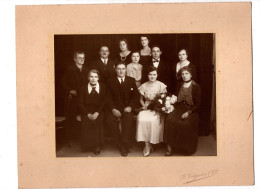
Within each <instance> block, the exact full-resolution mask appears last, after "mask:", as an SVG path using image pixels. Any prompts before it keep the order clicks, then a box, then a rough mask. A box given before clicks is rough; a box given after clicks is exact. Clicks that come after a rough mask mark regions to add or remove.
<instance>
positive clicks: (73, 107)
mask: <svg viewBox="0 0 260 189" xmlns="http://www.w3.org/2000/svg"><path fill="white" fill-rule="evenodd" d="M87 74H88V70H87V69H86V68H85V67H84V66H83V68H82V70H81V71H80V69H79V68H78V67H77V66H76V64H73V65H71V66H69V67H68V68H67V69H66V71H65V72H64V74H63V76H62V79H61V84H62V87H63V89H64V90H65V92H66V104H65V106H66V110H65V116H66V118H67V124H66V129H65V130H66V137H67V139H68V140H71V138H72V134H71V133H72V131H73V126H75V124H77V122H76V116H77V115H79V114H80V111H79V108H78V103H77V102H78V96H79V94H80V91H81V88H82V86H84V85H86V84H87V83H88V78H87ZM71 90H75V91H76V92H77V95H76V96H74V95H72V94H70V91H71Z"/></svg>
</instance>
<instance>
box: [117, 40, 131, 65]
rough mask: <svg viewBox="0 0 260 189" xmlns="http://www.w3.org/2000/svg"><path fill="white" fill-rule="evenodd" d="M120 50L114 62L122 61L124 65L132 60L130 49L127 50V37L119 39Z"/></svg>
mask: <svg viewBox="0 0 260 189" xmlns="http://www.w3.org/2000/svg"><path fill="white" fill-rule="evenodd" d="M119 48H120V52H119V54H118V56H117V57H116V62H124V63H125V64H126V65H127V64H129V63H131V62H132V59H131V51H130V50H129V46H128V41H127V39H121V40H120V41H119Z"/></svg>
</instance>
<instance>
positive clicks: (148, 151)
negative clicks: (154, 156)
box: [143, 145, 153, 157]
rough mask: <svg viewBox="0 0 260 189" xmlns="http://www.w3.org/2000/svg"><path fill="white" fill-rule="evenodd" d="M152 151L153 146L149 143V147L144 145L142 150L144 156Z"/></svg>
mask: <svg viewBox="0 0 260 189" xmlns="http://www.w3.org/2000/svg"><path fill="white" fill-rule="evenodd" d="M152 152H153V148H152V146H151V145H149V148H147V147H145V148H144V151H143V154H144V157H147V156H149V155H150V154H151V153H152Z"/></svg>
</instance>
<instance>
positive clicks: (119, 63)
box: [115, 61, 126, 68]
mask: <svg viewBox="0 0 260 189" xmlns="http://www.w3.org/2000/svg"><path fill="white" fill-rule="evenodd" d="M121 64H122V65H124V66H125V67H126V64H125V63H124V62H121V61H120V62H117V63H116V65H115V67H116V68H117V66H118V65H121Z"/></svg>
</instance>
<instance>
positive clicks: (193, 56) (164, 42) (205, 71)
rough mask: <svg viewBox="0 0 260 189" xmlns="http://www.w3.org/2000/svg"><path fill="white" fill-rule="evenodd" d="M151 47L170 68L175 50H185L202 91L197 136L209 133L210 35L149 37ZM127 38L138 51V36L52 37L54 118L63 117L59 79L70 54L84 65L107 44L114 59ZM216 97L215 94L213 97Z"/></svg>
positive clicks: (174, 58) (211, 36)
mask: <svg viewBox="0 0 260 189" xmlns="http://www.w3.org/2000/svg"><path fill="white" fill-rule="evenodd" d="M149 35H150V36H151V42H150V46H151V45H153V44H157V45H160V46H161V48H162V52H163V53H162V55H161V58H162V59H164V60H165V61H167V62H168V63H169V64H170V65H171V66H172V65H173V64H176V63H177V62H179V59H178V50H179V49H181V48H186V49H187V50H188V52H189V56H188V60H189V61H190V62H191V63H193V64H195V65H196V67H197V75H198V76H197V77H198V79H197V80H198V83H199V84H200V86H201V91H202V98H201V99H202V103H201V110H200V120H201V121H200V129H199V133H200V135H208V134H209V133H210V116H211V115H210V114H211V100H212V86H213V85H212V84H213V83H212V82H213V45H215V44H213V35H214V34H212V33H203V34H149ZM121 38H127V40H128V43H129V49H130V50H140V49H141V45H140V35H139V34H100V35H99V34H98V35H97V34H95V35H55V36H54V53H55V111H56V116H62V115H63V114H64V113H63V109H64V92H63V90H62V88H61V84H60V79H61V76H62V74H63V72H64V71H65V69H66V67H67V66H69V65H70V64H73V63H74V62H73V53H74V52H75V51H83V52H85V53H86V60H85V65H88V64H89V62H91V61H92V60H95V59H98V58H99V54H98V52H99V48H100V46H101V45H103V44H105V45H108V46H109V48H110V53H111V54H110V57H111V58H114V57H115V56H116V54H117V53H118V52H119V45H118V41H119V39H121ZM172 77H174V76H172ZM214 96H215V95H214Z"/></svg>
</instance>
